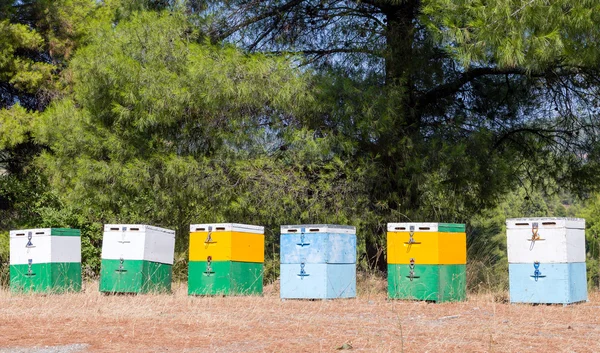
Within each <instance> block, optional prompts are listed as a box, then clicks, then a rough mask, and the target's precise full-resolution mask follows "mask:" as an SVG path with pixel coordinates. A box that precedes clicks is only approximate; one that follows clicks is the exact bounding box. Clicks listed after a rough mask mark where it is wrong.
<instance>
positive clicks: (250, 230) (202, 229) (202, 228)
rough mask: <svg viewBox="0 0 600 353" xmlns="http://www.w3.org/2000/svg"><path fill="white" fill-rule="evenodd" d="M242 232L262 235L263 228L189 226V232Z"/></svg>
mask: <svg viewBox="0 0 600 353" xmlns="http://www.w3.org/2000/svg"><path fill="white" fill-rule="evenodd" d="M209 228H210V231H211V232H232V231H233V232H243V233H255V234H264V233H265V227H262V226H253V225H249V224H240V223H203V224H192V225H190V232H208V231H209Z"/></svg>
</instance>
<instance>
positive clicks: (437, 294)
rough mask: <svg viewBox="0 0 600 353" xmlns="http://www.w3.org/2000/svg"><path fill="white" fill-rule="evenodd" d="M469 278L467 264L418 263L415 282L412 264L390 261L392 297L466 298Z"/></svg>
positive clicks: (415, 268) (438, 299) (389, 280)
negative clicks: (411, 270)
mask: <svg viewBox="0 0 600 353" xmlns="http://www.w3.org/2000/svg"><path fill="white" fill-rule="evenodd" d="M466 280H467V278H466V265H418V266H415V267H414V271H413V278H412V281H411V278H410V265H392V264H388V294H389V297H390V298H392V299H414V300H430V301H435V302H452V301H463V300H465V299H466V296H467V295H466V286H465V284H466Z"/></svg>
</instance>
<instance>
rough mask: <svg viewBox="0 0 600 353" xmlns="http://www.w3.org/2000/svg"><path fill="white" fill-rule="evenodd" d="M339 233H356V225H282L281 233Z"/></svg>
mask: <svg viewBox="0 0 600 353" xmlns="http://www.w3.org/2000/svg"><path fill="white" fill-rule="evenodd" d="M302 229H304V233H338V234H356V227H353V226H342V225H337V224H301V225H287V226H281V233H283V234H289V233H302Z"/></svg>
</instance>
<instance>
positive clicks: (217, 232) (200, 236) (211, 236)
mask: <svg viewBox="0 0 600 353" xmlns="http://www.w3.org/2000/svg"><path fill="white" fill-rule="evenodd" d="M208 256H210V257H211V261H240V262H260V263H262V262H264V260H265V236H264V227H260V226H252V225H247V224H236V223H212V224H192V225H191V226H190V261H206V259H207V257H208Z"/></svg>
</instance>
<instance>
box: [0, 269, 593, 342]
mask: <svg viewBox="0 0 600 353" xmlns="http://www.w3.org/2000/svg"><path fill="white" fill-rule="evenodd" d="M360 282H361V283H362V285H359V298H357V299H349V300H332V301H298V300H286V301H281V300H280V299H279V298H278V288H277V283H275V284H274V285H272V286H268V287H267V288H265V295H264V296H263V297H229V298H223V297H211V298H204V297H188V296H187V293H186V287H185V285H183V284H181V285H176V286H175V287H174V293H173V295H140V296H105V295H102V294H100V293H98V290H97V284H96V283H88V284H87V285H86V288H85V292H84V293H79V294H66V295H48V296H43V295H18V296H17V295H11V294H10V293H8V292H6V291H2V292H0V323H1V324H0V347H31V346H44V345H64V344H72V343H84V344H89V351H91V352H286V353H291V352H333V351H337V350H336V348H337V347H340V346H341V345H342V344H344V343H345V342H351V344H352V346H353V349H352V351H356V352H492V351H494V352H597V351H600V316H599V315H597V313H598V308H600V306H599V304H600V295H599V294H597V293H592V294H591V296H590V302H589V303H585V304H579V305H572V306H568V307H563V306H545V305H541V306H531V305H510V304H506V303H498V302H497V301H496V298H497V297H498V296H497V295H492V294H488V295H486V294H478V295H476V296H471V297H469V301H468V302H465V303H452V304H428V303H423V302H403V301H388V300H386V294H385V288H386V287H385V279H381V278H375V277H368V278H361V279H360Z"/></svg>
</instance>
